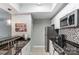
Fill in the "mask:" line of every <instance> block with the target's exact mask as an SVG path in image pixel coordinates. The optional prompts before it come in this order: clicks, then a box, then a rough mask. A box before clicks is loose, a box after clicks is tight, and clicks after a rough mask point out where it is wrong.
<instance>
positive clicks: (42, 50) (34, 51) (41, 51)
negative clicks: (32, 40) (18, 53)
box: [31, 47, 49, 55]
mask: <svg viewBox="0 0 79 59" xmlns="http://www.w3.org/2000/svg"><path fill="white" fill-rule="evenodd" d="M31 55H49V53H47V52H45V48H40V47H36V48H32V53H31Z"/></svg>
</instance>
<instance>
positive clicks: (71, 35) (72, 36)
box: [59, 28, 79, 44]
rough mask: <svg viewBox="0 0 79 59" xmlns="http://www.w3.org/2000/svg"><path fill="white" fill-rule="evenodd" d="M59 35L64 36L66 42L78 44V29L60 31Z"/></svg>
mask: <svg viewBox="0 0 79 59" xmlns="http://www.w3.org/2000/svg"><path fill="white" fill-rule="evenodd" d="M59 34H65V35H66V40H69V41H72V42H75V43H78V44H79V28H65V29H60V30H59Z"/></svg>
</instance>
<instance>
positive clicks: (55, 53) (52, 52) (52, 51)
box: [49, 40, 59, 55]
mask: <svg viewBox="0 0 79 59" xmlns="http://www.w3.org/2000/svg"><path fill="white" fill-rule="evenodd" d="M49 54H50V55H59V53H58V52H57V51H55V50H54V46H53V44H52V41H51V40H49Z"/></svg>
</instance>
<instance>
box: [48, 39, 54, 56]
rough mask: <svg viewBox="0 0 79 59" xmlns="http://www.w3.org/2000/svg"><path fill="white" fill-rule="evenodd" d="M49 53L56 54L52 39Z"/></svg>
mask: <svg viewBox="0 0 79 59" xmlns="http://www.w3.org/2000/svg"><path fill="white" fill-rule="evenodd" d="M49 54H50V55H53V54H54V47H53V44H52V41H51V40H49Z"/></svg>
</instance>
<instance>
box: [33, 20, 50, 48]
mask: <svg viewBox="0 0 79 59" xmlns="http://www.w3.org/2000/svg"><path fill="white" fill-rule="evenodd" d="M49 24H50V20H48V19H38V20H34V24H33V32H32V46H33V47H38V46H42V47H43V46H45V27H46V26H49Z"/></svg>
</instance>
